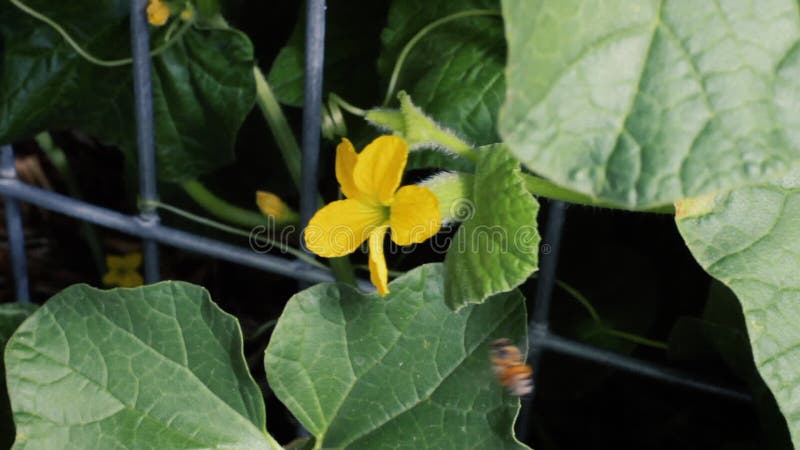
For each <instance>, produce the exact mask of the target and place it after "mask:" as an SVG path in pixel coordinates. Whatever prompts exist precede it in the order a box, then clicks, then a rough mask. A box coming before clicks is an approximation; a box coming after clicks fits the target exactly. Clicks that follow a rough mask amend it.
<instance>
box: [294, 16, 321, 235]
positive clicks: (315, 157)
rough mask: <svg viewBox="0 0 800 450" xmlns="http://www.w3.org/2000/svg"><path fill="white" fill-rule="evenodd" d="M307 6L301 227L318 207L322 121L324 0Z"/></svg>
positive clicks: (306, 223)
mask: <svg viewBox="0 0 800 450" xmlns="http://www.w3.org/2000/svg"><path fill="white" fill-rule="evenodd" d="M306 7H307V16H306V61H305V64H306V66H305V69H306V70H305V76H306V79H305V91H304V93H305V94H304V95H305V102H304V104H303V144H302V146H303V158H302V163H301V165H302V170H301V180H300V225H301V226H302V227H304V228H305V226H306V225H308V221H309V220H311V216H312V215H314V212H316V210H317V208H318V207H319V204H318V200H317V192H318V189H317V183H318V180H317V173H318V171H319V144H320V133H321V131H320V126H321V124H322V66H323V63H324V60H325V0H308V1H307V3H306Z"/></svg>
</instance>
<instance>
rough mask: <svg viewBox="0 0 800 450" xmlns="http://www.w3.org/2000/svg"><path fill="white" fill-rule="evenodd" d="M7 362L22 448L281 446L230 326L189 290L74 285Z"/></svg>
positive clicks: (27, 329)
mask: <svg viewBox="0 0 800 450" xmlns="http://www.w3.org/2000/svg"><path fill="white" fill-rule="evenodd" d="M5 361H6V367H7V370H8V390H9V394H10V396H11V404H12V407H13V411H14V420H15V422H16V424H17V442H16V445H15V448H18V449H23V448H24V449H43V450H51V449H54V448H75V449H86V450H89V449H98V450H100V449H103V450H105V449H110V448H170V449H195V448H227V449H242V450H244V449H247V450H253V449H270V448H275V449H277V448H279V447H278V446H277V445H276V444H274V441H272V438H270V437H269V436H268V435H267V434H266V431H265V429H264V422H265V417H264V403H263V400H262V396H261V392H260V391H259V389H258V386H257V385H256V383H255V381H253V378H252V377H251V376H250V373H249V372H248V369H247V365H246V364H245V360H244V355H243V354H242V333H241V330H240V328H239V324H238V322H237V321H236V319H235V318H234V317H232V316H230V315H228V314H226V313H225V312H223V311H222V310H220V309H219V308H218V307H217V306H216V305H215V304H214V303H213V302H212V301H211V299H210V298H209V295H208V293H207V292H206V291H205V290H204V289H203V288H200V287H197V286H193V285H190V284H187V283H180V282H164V283H159V284H155V285H151V286H146V287H142V288H137V289H114V290H110V291H100V290H97V289H94V288H91V287H89V286H86V285H76V286H72V287H70V288H67V289H65V290H64V291H62V292H61V293H60V294H58V295H56V296H55V297H53V298H52V299H51V300H50V301H48V302H47V303H46V304H45V305H44V306H43V307H41V308H40V309H39V310H38V311H37V312H36V313H34V315H33V316H31V317H30V319H29V320H28V321H26V322H25V323H24V324H23V325H22V326H21V327H20V328H19V329H18V330H17V332H16V333H15V334H14V336H13V337H12V338H11V340H10V341H9V343H8V347H7V348H6V352H5Z"/></svg>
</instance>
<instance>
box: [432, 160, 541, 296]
mask: <svg viewBox="0 0 800 450" xmlns="http://www.w3.org/2000/svg"><path fill="white" fill-rule="evenodd" d="M474 183H475V184H474V185H473V188H472V192H473V194H472V197H473V198H472V201H473V204H472V205H471V206H472V211H470V213H469V214H467V215H466V216H467V218H466V219H465V220H464V222H463V224H462V225H461V229H459V230H458V233H456V235H455V237H454V238H453V242H452V243H451V244H450V248H449V249H448V251H447V256H446V257H445V267H446V268H447V277H446V281H445V300H446V301H447V304H448V305H449V306H450V307H451V308H453V309H457V308H460V307H462V306H463V305H465V304H467V303H481V302H483V301H485V300H486V299H487V298H489V297H490V296H491V295H494V294H496V293H498V292H506V291H510V290H511V289H514V288H515V287H517V286H519V285H520V284H522V283H523V282H524V281H525V280H527V279H528V277H529V276H531V275H532V274H533V273H534V272H535V271H536V269H537V268H538V261H539V232H538V231H537V228H536V215H537V213H538V212H539V203H538V202H537V201H536V199H534V198H533V197H532V196H531V195H530V193H528V191H527V190H526V189H525V184H524V182H523V180H522V175H521V172H520V168H519V162H517V161H516V160H515V159H514V158H512V157H511V155H509V153H508V150H507V149H506V147H505V146H503V145H494V146H489V147H486V148H484V149H482V150H481V152H480V156H479V157H478V163H477V167H476V169H475V178H474ZM462 217H464V215H462Z"/></svg>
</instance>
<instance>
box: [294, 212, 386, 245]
mask: <svg viewBox="0 0 800 450" xmlns="http://www.w3.org/2000/svg"><path fill="white" fill-rule="evenodd" d="M388 219H389V214H388V208H385V207H381V206H378V205H371V204H368V203H364V202H361V201H359V200H354V199H347V200H339V201H335V202H332V203H329V204H328V205H326V206H325V207H323V208H322V209H320V210H319V211H317V213H316V214H314V217H312V218H311V220H310V221H309V222H308V227H306V229H305V231H303V238H304V240H305V244H306V248H307V249H308V250H310V251H312V252H314V253H316V254H317V255H319V256H323V257H325V258H332V257H335V256H344V255H346V254H348V253H352V252H353V251H354V250H355V249H357V248H358V246H359V245H361V243H362V242H364V240H366V239H367V237H368V236H369V234H370V233H371V232H372V231H374V230H375V229H376V228H377V227H380V226H384V225H386V224H387V223H388Z"/></svg>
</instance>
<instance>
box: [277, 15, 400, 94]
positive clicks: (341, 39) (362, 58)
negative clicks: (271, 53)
mask: <svg viewBox="0 0 800 450" xmlns="http://www.w3.org/2000/svg"><path fill="white" fill-rule="evenodd" d="M326 13H327V14H326V21H325V24H326V26H325V69H324V76H325V80H324V83H323V89H325V91H326V92H335V93H337V94H339V95H340V96H342V97H343V98H344V99H346V100H347V101H348V102H350V103H355V104H358V103H360V102H370V101H375V96H376V95H377V94H378V82H377V79H378V78H377V74H376V73H375V69H373V68H371V63H369V61H374V60H375V59H376V58H377V56H378V51H379V40H378V37H379V34H380V30H381V26H382V21H380V20H375V18H376V17H384V16H386V2H385V1H375V0H329V1H328V2H327V10H326ZM305 23H306V14H305V9H303V10H302V11H300V14H298V18H297V25H296V26H295V28H294V31H292V35H291V36H290V37H289V41H288V42H287V43H286V46H284V47H283V48H282V49H281V51H280V52H279V53H278V56H277V57H276V58H275V61H274V62H273V63H272V68H271V69H270V71H269V75H268V77H267V80H268V81H269V84H270V87H271V88H272V90H273V92H274V93H275V96H276V97H277V98H278V100H279V101H280V102H281V103H284V104H287V105H290V106H296V107H301V106H303V92H304V83H305V32H306V29H305Z"/></svg>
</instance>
